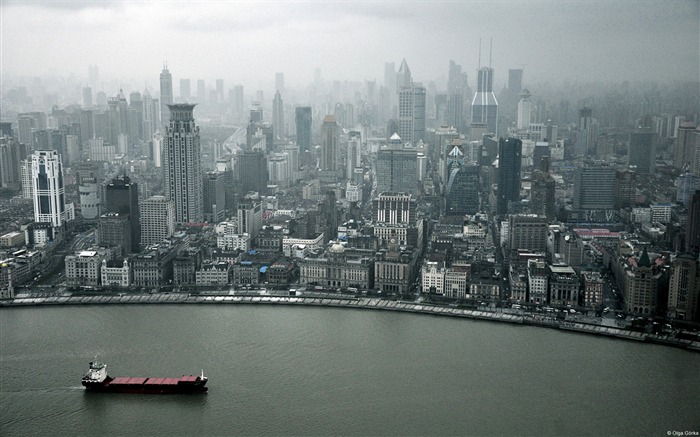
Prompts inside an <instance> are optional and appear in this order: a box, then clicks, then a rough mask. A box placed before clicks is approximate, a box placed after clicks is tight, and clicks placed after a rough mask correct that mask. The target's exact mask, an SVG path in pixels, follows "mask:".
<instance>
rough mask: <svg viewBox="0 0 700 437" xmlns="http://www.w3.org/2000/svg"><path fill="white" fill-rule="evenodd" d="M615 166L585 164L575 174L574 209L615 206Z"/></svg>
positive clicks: (608, 208)
mask: <svg viewBox="0 0 700 437" xmlns="http://www.w3.org/2000/svg"><path fill="white" fill-rule="evenodd" d="M616 175H617V173H616V171H615V168H614V167H610V166H607V165H603V164H584V165H583V166H580V167H577V168H576V173H575V174H574V201H573V206H574V209H584V210H585V209H588V210H611V209H613V208H614V207H615V178H616Z"/></svg>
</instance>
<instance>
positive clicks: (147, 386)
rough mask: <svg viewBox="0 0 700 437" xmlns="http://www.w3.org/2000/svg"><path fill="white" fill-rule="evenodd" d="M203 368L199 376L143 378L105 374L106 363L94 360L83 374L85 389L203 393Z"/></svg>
mask: <svg viewBox="0 0 700 437" xmlns="http://www.w3.org/2000/svg"><path fill="white" fill-rule="evenodd" d="M206 384H207V377H206V376H204V370H202V374H201V375H199V376H196V375H189V376H181V377H179V378H144V377H128V376H119V377H116V378H112V377H111V376H109V375H107V365H106V364H103V363H98V362H96V361H94V362H91V363H90V367H89V369H88V371H87V373H86V374H85V376H83V385H84V386H85V388H86V389H87V390H91V391H98V392H111V393H144V394H179V393H204V392H206V391H207V389H208V387H207V386H206Z"/></svg>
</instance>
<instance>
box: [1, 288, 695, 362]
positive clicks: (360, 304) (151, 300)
mask: <svg viewBox="0 0 700 437" xmlns="http://www.w3.org/2000/svg"><path fill="white" fill-rule="evenodd" d="M231 293H232V294H228V295H220V294H216V295H202V294H190V293H153V294H121V295H92V296H74V295H71V294H69V293H64V294H62V295H56V296H46V297H32V296H31V295H26V296H23V297H16V298H15V299H8V300H4V301H0V306H3V307H16V306H27V305H112V304H268V305H309V306H319V307H338V308H356V309H371V310H384V311H398V312H407V313H417V314H429V315H436V316H447V317H461V318H469V319H479V320H489V321H494V322H504V323H514V324H521V325H523V324H524V325H532V326H540V327H545V328H553V329H560V330H565V331H571V332H579V333H585V334H593V335H601V336H606V337H615V338H620V339H625V340H633V341H642V342H649V343H656V344H663V345H667V346H673V347H679V348H683V349H687V350H690V351H695V352H700V341H692V340H685V339H679V338H673V337H670V336H667V335H658V334H653V333H645V332H639V331H632V330H629V329H623V328H619V327H614V326H605V325H601V324H591V323H583V322H579V321H571V320H564V321H562V320H557V319H556V318H554V317H545V316H540V315H534V314H524V313H522V312H520V314H515V313H506V312H494V311H482V310H472V309H466V308H458V307H452V306H445V305H435V304H430V303H421V302H411V301H400V300H391V299H383V298H376V297H350V296H344V295H333V294H330V293H310V294H312V296H308V297H306V296H286V295H266V294H258V295H235V293H234V292H231ZM263 293H265V292H263ZM313 294H315V295H313Z"/></svg>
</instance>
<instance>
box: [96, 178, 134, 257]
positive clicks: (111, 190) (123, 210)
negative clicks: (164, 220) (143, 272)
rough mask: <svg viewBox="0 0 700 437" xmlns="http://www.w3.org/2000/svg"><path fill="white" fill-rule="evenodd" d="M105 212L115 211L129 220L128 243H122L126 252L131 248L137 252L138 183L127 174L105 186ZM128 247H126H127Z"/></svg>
mask: <svg viewBox="0 0 700 437" xmlns="http://www.w3.org/2000/svg"><path fill="white" fill-rule="evenodd" d="M103 210H104V212H105V213H116V214H119V216H120V217H122V218H125V219H126V220H128V222H129V229H130V232H129V233H130V235H129V240H130V242H129V244H128V245H122V247H123V248H124V250H125V251H126V252H127V253H128V252H131V251H132V250H133V251H134V252H138V251H139V250H138V247H139V242H140V241H141V214H140V211H139V189H138V184H136V183H135V182H132V181H131V179H130V178H129V177H128V176H123V177H118V178H114V179H112V181H111V182H110V183H109V184H107V186H105V202H104V208H103ZM127 247H128V249H127Z"/></svg>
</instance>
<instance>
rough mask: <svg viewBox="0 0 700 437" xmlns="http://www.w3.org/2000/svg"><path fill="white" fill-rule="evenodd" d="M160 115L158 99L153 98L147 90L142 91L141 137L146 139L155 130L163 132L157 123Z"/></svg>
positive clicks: (149, 137) (151, 135)
mask: <svg viewBox="0 0 700 437" xmlns="http://www.w3.org/2000/svg"><path fill="white" fill-rule="evenodd" d="M159 115H160V110H159V102H158V99H153V98H152V97H151V93H149V92H148V90H145V91H144V92H143V138H144V139H145V140H146V141H148V140H149V139H151V138H152V137H153V134H154V133H156V132H164V131H165V129H164V128H163V126H161V124H160V123H158V117H159Z"/></svg>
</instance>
